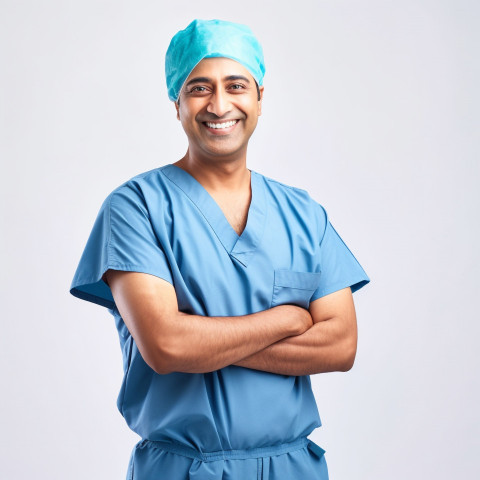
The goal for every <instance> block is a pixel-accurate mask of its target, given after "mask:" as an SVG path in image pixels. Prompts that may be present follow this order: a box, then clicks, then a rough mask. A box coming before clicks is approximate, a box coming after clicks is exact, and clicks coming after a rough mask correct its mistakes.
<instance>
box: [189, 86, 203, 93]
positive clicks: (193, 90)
mask: <svg viewBox="0 0 480 480" xmlns="http://www.w3.org/2000/svg"><path fill="white" fill-rule="evenodd" d="M196 88H205V87H200V86H198V87H193V88H192V89H191V90H190V91H191V92H195V91H197V92H203V90H195V89H196Z"/></svg>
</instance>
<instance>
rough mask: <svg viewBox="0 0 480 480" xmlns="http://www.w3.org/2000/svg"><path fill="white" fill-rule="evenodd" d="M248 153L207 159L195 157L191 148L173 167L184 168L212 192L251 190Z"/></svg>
mask: <svg viewBox="0 0 480 480" xmlns="http://www.w3.org/2000/svg"><path fill="white" fill-rule="evenodd" d="M246 163H247V159H246V151H245V152H244V154H243V155H238V154H237V155H236V156H235V157H234V156H233V155H231V156H224V157H220V156H219V157H205V156H200V155H195V154H193V153H192V150H191V148H190V147H189V148H188V149H187V153H186V154H185V155H184V157H183V158H182V159H180V160H178V161H177V162H175V163H174V164H173V165H176V166H177V167H180V168H182V169H183V170H185V171H186V172H188V173H189V174H190V175H192V176H193V177H194V178H195V179H196V180H197V181H198V182H200V183H201V184H202V185H203V186H204V187H205V188H206V189H207V190H209V191H212V192H222V191H227V190H228V191H229V192H232V191H241V190H244V189H245V188H250V171H249V170H248V169H247V165H246Z"/></svg>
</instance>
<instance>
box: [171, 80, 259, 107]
mask: <svg viewBox="0 0 480 480" xmlns="http://www.w3.org/2000/svg"><path fill="white" fill-rule="evenodd" d="M253 80H254V82H255V86H256V87H257V100H258V101H260V89H259V88H258V83H257V81H256V80H255V79H253ZM177 105H178V106H180V94H179V95H178V100H177Z"/></svg>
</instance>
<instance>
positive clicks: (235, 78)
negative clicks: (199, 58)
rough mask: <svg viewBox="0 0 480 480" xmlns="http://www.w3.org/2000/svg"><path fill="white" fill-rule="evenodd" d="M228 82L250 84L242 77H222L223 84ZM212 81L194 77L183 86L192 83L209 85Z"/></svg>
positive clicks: (206, 78)
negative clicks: (237, 81)
mask: <svg viewBox="0 0 480 480" xmlns="http://www.w3.org/2000/svg"><path fill="white" fill-rule="evenodd" d="M230 80H243V81H244V82H247V83H250V80H249V79H248V78H247V77H244V76H243V75H229V76H228V77H223V81H224V82H228V81H230ZM211 81H212V79H211V78H209V77H195V78H192V79H191V80H189V81H188V82H187V83H186V84H185V86H186V87H188V86H189V85H192V84H194V83H211Z"/></svg>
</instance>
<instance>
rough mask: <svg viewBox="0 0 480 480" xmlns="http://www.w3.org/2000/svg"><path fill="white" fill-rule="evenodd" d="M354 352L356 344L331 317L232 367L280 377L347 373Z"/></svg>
mask: <svg viewBox="0 0 480 480" xmlns="http://www.w3.org/2000/svg"><path fill="white" fill-rule="evenodd" d="M355 349H356V341H355V342H354V341H353V340H352V336H351V335H348V334H347V333H346V332H345V328H344V326H343V325H342V324H341V322H340V321H339V320H338V319H336V318H332V319H330V320H327V321H323V322H318V323H315V324H314V325H313V326H312V327H311V328H309V329H308V330H307V331H305V332H304V333H302V334H301V335H296V336H293V337H288V338H284V339H282V340H279V341H277V342H276V343H273V344H272V345H269V346H268V347H266V348H264V349H263V350H261V351H259V352H257V353H254V354H252V355H250V356H248V357H245V358H243V359H242V360H240V361H237V362H235V363H234V365H238V366H241V367H246V368H252V369H255V370H263V371H266V372H271V373H277V374H280V375H312V374H315V373H325V372H334V371H347V370H348V369H349V368H351V364H352V355H353V357H354V355H355V354H354V351H355Z"/></svg>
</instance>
